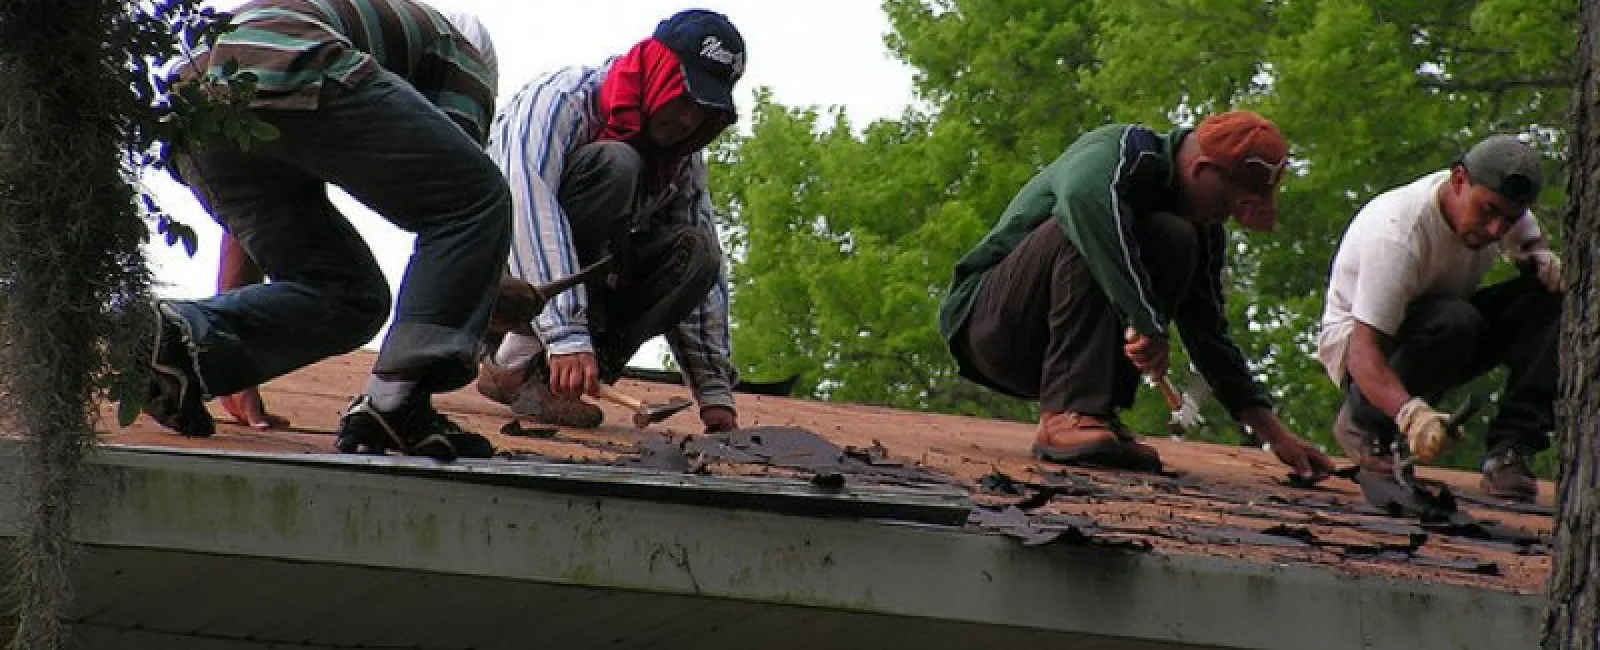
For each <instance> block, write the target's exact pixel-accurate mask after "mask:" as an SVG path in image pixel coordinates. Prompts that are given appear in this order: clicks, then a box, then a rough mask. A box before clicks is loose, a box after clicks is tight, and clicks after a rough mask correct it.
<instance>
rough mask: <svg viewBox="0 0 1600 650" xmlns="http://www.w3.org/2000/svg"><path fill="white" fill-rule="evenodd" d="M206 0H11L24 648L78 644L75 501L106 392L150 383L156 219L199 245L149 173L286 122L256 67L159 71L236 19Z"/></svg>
mask: <svg viewBox="0 0 1600 650" xmlns="http://www.w3.org/2000/svg"><path fill="white" fill-rule="evenodd" d="M197 4H198V3H197V2H196V1H195V0H160V1H145V2H137V3H124V2H111V1H109V0H101V1H98V2H79V3H75V4H74V5H73V6H72V9H71V10H70V11H68V10H65V9H63V8H62V7H60V6H57V4H56V3H49V2H6V3H0V70H3V71H4V74H0V287H3V288H4V291H3V292H0V340H3V341H5V345H4V346H3V347H0V369H3V372H0V377H3V378H4V380H3V382H4V385H3V386H0V420H3V421H4V426H5V427H6V429H7V430H9V431H14V432H20V433H21V434H23V436H24V439H25V441H26V446H25V449H26V452H25V455H24V463H23V467H24V471H23V477H22V481H21V485H22V493H23V494H22V497H23V499H22V501H21V503H22V504H23V507H24V515H23V518H22V519H23V522H22V526H21V531H20V534H19V536H18V538H17V539H18V541H17V548H16V552H15V553H14V554H13V557H15V558H16V566H15V567H13V570H12V571H9V572H7V575H8V576H10V577H11V578H12V580H14V584H13V585H11V586H12V591H13V592H14V593H15V594H16V595H17V600H16V602H17V604H18V605H17V614H18V616H17V620H16V623H17V624H16V628H15V630H14V633H15V634H14V637H13V638H12V639H11V641H10V647H13V648H19V649H20V648H28V649H30V650H31V649H34V648H59V647H64V646H65V644H66V639H67V636H68V635H67V632H66V630H65V629H64V627H63V622H64V621H65V620H67V618H66V613H67V609H66V604H67V603H68V602H69V601H70V596H71V593H70V591H71V590H70V584H69V581H68V569H67V564H68V560H69V559H70V557H69V556H70V552H71V545H70V542H69V540H70V536H69V533H70V525H71V521H72V519H71V514H72V507H71V506H72V504H73V503H74V499H73V495H74V493H75V488H76V486H77V483H78V478H79V476H80V474H81V472H82V467H83V459H84V457H85V454H86V452H87V450H88V449H89V447H90V445H91V444H92V442H93V438H94V433H93V432H94V427H93V424H94V421H95V419H96V417H97V414H98V408H97V405H98V398H99V397H100V396H101V395H102V394H104V393H106V392H109V393H110V395H111V396H112V397H113V398H114V399H118V400H121V401H123V404H122V409H121V411H122V416H123V417H126V416H127V415H128V414H129V413H130V412H137V408H138V406H137V404H138V403H137V401H136V399H137V397H138V396H140V395H142V393H143V391H144V388H145V384H144V382H145V381H146V378H145V377H144V376H143V375H142V374H140V373H139V372H137V371H133V370H132V369H134V368H138V367H140V365H141V363H140V362H141V361H142V360H143V359H144V358H145V356H146V355H148V353H149V351H148V345H149V343H148V341H149V335H150V328H149V326H150V324H151V323H150V321H151V315H150V311H149V306H148V305H149V301H150V296H149V285H150V274H149V270H148V269H147V267H146V265H145V260H144V257H143V253H142V250H141V246H142V245H143V244H144V243H145V241H146V240H147V239H148V238H149V235H150V230H149V224H150V223H151V222H153V223H154V224H156V226H157V228H158V229H159V230H160V231H161V233H162V234H164V235H166V236H167V239H168V243H176V242H179V241H181V242H183V243H184V245H185V246H187V247H188V248H189V249H190V250H191V251H192V250H193V248H194V232H193V231H192V230H190V229H188V228H187V227H186V226H184V225H183V224H181V223H178V222H176V221H174V220H173V219H172V218H171V217H170V216H168V215H166V214H165V213H164V212H162V211H161V210H160V209H159V208H158V206H157V205H156V204H155V202H154V201H152V200H150V199H149V197H147V196H144V197H141V195H140V192H139V191H138V189H137V187H136V183H135V179H137V178H138V175H139V173H140V170H141V168H144V167H147V166H155V167H157V168H159V167H161V166H163V165H165V164H166V162H167V156H168V154H170V153H171V152H173V151H182V150H184V149H183V148H184V147H188V146H193V145H194V144H195V143H199V142H209V141H211V140H213V139H216V138H219V137H229V138H232V139H234V140H235V141H236V142H238V141H248V140H249V139H251V138H264V137H272V135H273V133H272V132H271V131H270V129H269V128H262V126H263V125H262V124H261V123H260V121H259V120H258V119H256V118H254V117H253V116H251V115H249V114H248V106H249V101H250V99H251V97H252V95H253V93H254V82H253V80H251V79H249V78H247V77H244V76H243V75H229V74H225V75H223V77H224V78H220V79H210V80H202V81H201V83H199V84H192V83H191V84H177V85H174V84H171V83H168V82H167V81H166V80H165V78H164V77H163V76H162V75H163V73H162V72H160V71H159V69H160V67H161V66H160V65H159V62H160V61H161V60H164V59H165V58H167V57H169V56H172V55H174V54H180V53H186V52H193V51H194V50H195V48H197V47H204V46H205V44H206V42H207V41H208V40H210V39H213V38H214V37H215V36H216V35H217V34H219V33H221V30H222V29H225V26H224V25H223V23H220V22H216V21H214V20H213V19H214V18H216V16H214V15H213V14H212V13H211V11H210V10H208V9H201V8H199V7H198V6H197ZM162 142H167V143H169V146H160V144H159V143H162ZM119 370H120V371H122V372H118V371H119Z"/></svg>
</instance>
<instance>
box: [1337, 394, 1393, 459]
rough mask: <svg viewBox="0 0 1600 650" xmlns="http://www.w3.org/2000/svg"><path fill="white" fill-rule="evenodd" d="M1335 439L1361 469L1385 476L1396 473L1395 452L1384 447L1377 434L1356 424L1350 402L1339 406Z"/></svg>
mask: <svg viewBox="0 0 1600 650" xmlns="http://www.w3.org/2000/svg"><path fill="white" fill-rule="evenodd" d="M1333 439H1334V441H1336V442H1338V443H1339V447H1340V448H1342V449H1344V455H1345V457H1346V458H1349V459H1350V461H1351V462H1353V463H1355V464H1356V465H1358V466H1360V467H1361V469H1363V470H1365V471H1368V472H1373V473H1375V474H1381V475H1383V476H1392V475H1393V474H1394V454H1393V453H1392V452H1390V451H1388V450H1385V449H1383V448H1382V447H1383V445H1382V443H1381V442H1379V441H1378V436H1377V435H1376V434H1373V433H1371V432H1368V431H1366V430H1364V429H1361V428H1360V427H1357V426H1356V423H1355V420H1354V418H1352V417H1351V415H1350V406H1349V405H1348V404H1347V405H1344V406H1341V407H1339V415H1338V417H1335V418H1334V420H1333Z"/></svg>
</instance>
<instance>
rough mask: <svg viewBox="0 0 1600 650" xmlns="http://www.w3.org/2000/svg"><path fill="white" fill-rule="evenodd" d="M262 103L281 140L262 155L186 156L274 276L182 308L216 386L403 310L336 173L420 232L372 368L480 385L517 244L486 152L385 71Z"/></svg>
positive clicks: (292, 362)
mask: <svg viewBox="0 0 1600 650" xmlns="http://www.w3.org/2000/svg"><path fill="white" fill-rule="evenodd" d="M261 113H262V116H263V118H264V119H266V120H267V121H269V122H271V123H272V124H274V125H275V126H276V127H277V128H278V131H279V133H280V135H279V137H278V139H276V140H273V141H270V142H258V143H255V144H254V145H252V146H251V148H250V149H249V150H248V151H244V150H240V149H238V148H237V147H234V146H233V145H232V144H230V143H226V142H216V143H212V144H211V145H209V146H207V147H205V148H204V149H201V150H200V151H198V152H196V153H194V154H190V155H186V156H182V157H181V158H180V159H179V161H178V164H179V168H180V169H181V171H182V173H183V177H184V179H185V180H186V181H187V182H188V184H189V185H190V187H191V188H193V190H194V193H195V196H197V197H198V198H199V199H200V202H201V203H202V204H204V205H205V207H206V209H207V211H209V212H210V213H211V215H212V216H213V217H214V218H215V219H216V220H217V222H218V223H219V224H221V225H222V226H223V227H224V228H226V229H227V230H228V231H229V232H230V233H232V234H233V236H234V237H235V238H236V239H237V240H238V241H239V243H240V244H241V245H242V246H243V247H244V249H245V250H246V251H247V252H249V253H250V257H251V259H253V260H255V261H256V263H257V264H259V265H260V266H261V270H262V271H263V272H264V273H266V275H267V277H269V278H271V279H272V282H271V283H270V284H254V285H249V286H245V287H241V288H238V289H234V290H232V291H228V292H226V293H223V294H220V295H218V296H215V297H212V298H207V299H205V300H184V301H173V302H172V303H170V304H171V306H172V308H173V310H175V311H176V312H177V313H178V314H179V315H180V316H181V317H182V318H183V319H184V321H185V328H186V329H187V330H188V332H187V334H188V340H189V343H190V345H191V349H192V351H193V353H194V354H195V356H196V365H197V367H198V369H199V375H200V378H201V382H202V384H203V386H204V391H205V392H206V394H207V395H208V396H215V395H227V394H230V393H234V392H237V391H239V390H241V389H243V388H246V387H249V386H255V385H257V384H260V383H262V382H264V381H267V380H269V379H272V378H274V377H277V376H280V375H283V374H285V373H288V372H290V371H292V370H295V369H297V368H300V367H302V366H305V365H307V364H310V363H313V362H316V361H320V360H322V359H324V358H327V357H330V356H333V355H335V354H341V353H344V352H348V351H350V350H351V349H354V348H355V347H356V346H359V345H361V344H362V343H366V342H367V340H368V339H371V338H372V336H373V335H374V334H376V333H377V331H378V329H379V328H380V327H382V326H383V323H384V320H385V318H387V317H388V316H389V309H390V305H391V301H390V298H389V284H388V282H387V281H385V280H384V277H383V272H382V270H381V269H380V268H379V267H378V262H377V261H376V260H375V259H374V258H373V256H372V252H371V250H369V249H368V248H367V244H366V242H364V241H362V239H361V236H360V235H359V234H357V233H356V230H355V228H354V227H352V226H351V225H350V222H349V221H348V220H346V219H345V217H344V215H342V214H340V213H339V211H338V210H337V209H335V208H334V206H333V204H332V203H331V202H329V200H328V192H327V188H326V185H327V184H329V183H332V184H334V185H338V186H339V187H342V188H344V189H345V190H346V191H347V192H349V193H350V195H351V196H354V197H355V198H357V199H359V200H360V201H361V202H362V203H365V204H366V205H367V206H369V207H371V208H372V209H373V211H375V212H377V213H378V214H380V215H382V216H383V217H384V218H385V219H387V220H389V222H391V223H393V224H395V225H396V226H399V227H400V228H402V229H404V230H406V231H407V232H411V233H414V234H416V236H417V238H416V244H415V248H414V250H413V251H412V255H411V261H410V263H409V264H407V265H406V271H405V278H404V280H402V281H401V283H400V292H399V296H398V297H397V298H396V299H395V300H394V301H393V306H394V323H393V325H391V326H390V328H389V333H388V335H387V336H386V337H385V338H384V341H383V348H382V349H381V350H380V351H379V352H378V359H377V362H376V363H374V364H373V372H374V373H396V374H400V375H404V376H407V377H410V378H413V379H416V380H417V381H418V382H419V390H422V391H425V392H444V391H449V390H454V389H456V388H460V387H461V386H464V385H466V384H467V383H468V382H470V381H472V378H473V376H475V375H476V373H477V364H476V363H475V354H474V353H475V350H476V349H477V345H478V340H479V338H480V337H481V336H482V335H483V332H484V329H485V328H486V327H487V326H488V322H489V311H490V309H491V308H492V307H493V306H494V301H495V298H496V296H497V295H498V290H499V282H498V279H499V276H500V273H501V269H502V268H503V266H504V263H505V262H504V260H505V257H506V251H507V250H508V248H509V246H510V239H511V195H510V191H509V190H508V189H507V188H506V182H505V177H504V176H502V175H501V174H500V171H499V170H498V169H497V168H495V166H494V163H493V161H491V160H489V157H488V156H485V155H484V153H483V148H482V147H480V146H478V144H477V143H475V142H473V141H472V139H471V138H469V137H468V136H467V134H466V133H465V132H464V131H462V130H461V128H460V127H459V126H457V125H456V124H455V123H454V122H451V121H450V119H449V118H447V117H445V115H444V114H443V113H441V112H439V109H438V108H437V107H435V106H434V105H433V104H432V103H431V102H429V101H428V100H427V99H426V98H424V97H423V96H422V95H421V94H420V93H418V92H417V91H416V89H414V88H412V87H411V85H410V84H408V83H406V81H405V80H404V79H401V78H400V77H398V76H396V75H395V74H394V73H392V72H388V71H386V70H377V71H375V72H373V73H372V74H370V75H368V76H367V77H366V78H365V79H363V80H362V81H360V82H358V83H357V84H355V85H354V86H352V87H345V86H342V85H339V84H335V83H332V82H329V83H325V84H323V89H322V95H321V98H320V103H319V105H318V107H317V108H316V109H315V110H305V111H300V110H271V111H267V110H264V111H262V112H261Z"/></svg>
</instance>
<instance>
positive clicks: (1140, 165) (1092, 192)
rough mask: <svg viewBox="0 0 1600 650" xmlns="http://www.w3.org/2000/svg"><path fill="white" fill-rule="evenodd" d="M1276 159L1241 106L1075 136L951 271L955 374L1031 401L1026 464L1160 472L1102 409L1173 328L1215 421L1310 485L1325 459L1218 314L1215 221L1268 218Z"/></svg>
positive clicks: (1148, 364)
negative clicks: (1179, 121) (1164, 130)
mask: <svg viewBox="0 0 1600 650" xmlns="http://www.w3.org/2000/svg"><path fill="white" fill-rule="evenodd" d="M1287 158H1288V145H1287V144H1286V143H1285V142H1284V140H1283V136H1282V135H1281V134H1280V133H1279V132H1278V128H1277V127H1276V126H1275V125H1273V124H1272V123H1271V122H1269V121H1267V120H1266V119H1264V118H1262V117H1261V116H1259V115H1256V114H1254V113H1250V112H1248V111H1234V112H1229V113H1223V114H1220V115H1214V116H1211V117H1210V118H1207V119H1206V120H1205V121H1203V122H1201V123H1200V126H1199V127H1198V128H1197V129H1195V130H1192V131H1191V130H1189V129H1180V130H1177V131H1175V132H1173V133H1169V134H1165V135H1163V134H1158V133H1156V132H1154V131H1151V130H1150V129H1148V128H1145V127H1143V126H1138V125H1128V124H1116V125H1110V126H1105V127H1102V128H1099V129H1096V130H1094V131H1092V132H1090V133H1088V134H1086V135H1084V136H1083V137H1081V138H1079V139H1078V141H1077V142H1074V143H1073V144H1072V146H1071V147H1068V148H1067V151H1066V152H1065V153H1063V154H1062V155H1061V157H1059V158H1057V159H1056V160H1055V162H1052V163H1051V164H1050V165H1049V166H1048V167H1046V168H1045V169H1044V170H1043V171H1040V172H1039V174H1038V175H1037V176H1034V177H1033V179H1032V180H1030V181H1028V184H1027V185H1025V186H1024V187H1023V188H1022V191H1021V192H1020V193H1018V194H1017V197H1016V198H1015V199H1013V200H1012V202H1011V205H1010V206H1009V207H1007V208H1006V211H1005V214H1003V215H1001V217H1000V221H999V223H997V224H996V225H995V227H994V229H993V230H991V231H990V232H989V234H988V235H987V236H985V237H984V238H983V240H982V241H980V242H979V243H978V245H977V246H976V247H974V248H973V249H972V251H970V252H968V253H967V255H966V256H965V257H963V258H962V259H961V261H960V262H959V263H957V265H956V272H955V278H954V280H953V281H952V282H951V288H950V294H949V295H948V296H947V297H946V298H945V300H944V304H943V305H942V306H941V308H940V312H939V330H940V332H941V334H943V335H944V337H945V338H946V339H947V340H948V342H949V345H950V351H951V353H952V354H953V355H954V356H955V358H956V362H957V365H958V366H959V367H960V369H961V373H962V375H963V376H965V377H968V378H970V379H972V380H974V381H976V382H978V383H981V384H983V385H985V386H988V387H990V388H993V389H995V390H998V391H1000V392H1002V393H1006V394H1009V395H1014V396H1018V397H1023V398H1028V399H1037V400H1039V409H1040V412H1041V416H1040V420H1039V429H1038V433H1037V436H1036V437H1035V440H1034V446H1033V451H1034V454H1035V455H1036V456H1037V457H1039V458H1040V459H1041V460H1047V461H1052V462H1060V463H1085V464H1101V465H1111V466H1118V467H1128V468H1141V469H1142V468H1150V467H1154V466H1159V463H1160V460H1159V457H1158V456H1157V454H1156V451H1155V449H1153V448H1151V447H1149V446H1148V445H1144V444H1141V443H1139V442H1137V441H1136V440H1135V438H1134V436H1133V434H1132V433H1131V432H1129V431H1128V430H1127V429H1126V428H1125V427H1124V426H1123V425H1122V423H1121V422H1120V421H1119V420H1118V419H1117V412H1118V411H1119V410H1121V409H1126V408H1128V407H1130V406H1132V405H1133V398H1134V393H1135V391H1136V390H1137V389H1138V382H1139V373H1140V372H1148V373H1151V374H1152V375H1156V376H1160V375H1164V374H1165V373H1166V371H1167V353H1168V339H1169V337H1170V335H1171V332H1170V330H1169V329H1168V321H1169V319H1170V320H1174V321H1176V322H1177V325H1178V327H1179V331H1180V333H1181V334H1182V336H1183V341H1184V344H1185V345H1186V346H1187V349H1188V351H1189V356H1190V358H1192V359H1193V360H1194V363H1195V365H1196V366H1198V367H1199V369H1200V372H1201V373H1202V374H1203V375H1204V376H1205V378H1206V379H1208V380H1209V381H1210V382H1211V385H1212V386H1214V387H1215V389H1216V395H1217V399H1218V400H1219V401H1221V402H1222V405H1223V406H1224V407H1226V408H1227V409H1228V411H1229V413H1231V414H1232V415H1233V416H1234V418H1235V419H1237V420H1239V421H1240V422H1243V423H1244V424H1245V425H1247V426H1249V427H1250V428H1251V429H1252V430H1253V432H1254V433H1255V435H1256V436H1258V437H1259V438H1261V440H1263V441H1265V442H1268V443H1270V444H1271V445H1272V450H1273V451H1274V452H1275V453H1277V455H1278V458H1279V460H1281V461H1283V462H1284V463H1285V464H1287V465H1289V466H1291V467H1293V468H1294V471H1295V474H1296V475H1298V476H1299V477H1300V478H1303V479H1307V480H1319V479H1321V478H1323V477H1325V476H1326V475H1327V473H1328V472H1330V471H1332V464H1331V463H1330V462H1329V461H1328V459H1327V457H1326V456H1324V455H1322V453H1320V452H1318V451H1317V450H1316V449H1315V448H1313V447H1311V446H1309V445H1307V444H1305V443H1304V442H1303V441H1301V440H1299V439H1298V438H1296V437H1295V436H1294V435H1293V434H1292V433H1290V432H1289V430H1288V429H1287V428H1286V427H1284V425H1283V423H1282V422H1280V421H1279V420H1278V418H1277V416H1276V415H1274V414H1273V412H1272V401H1271V400H1270V399H1269V398H1268V396H1267V392H1266V390H1265V389H1263V388H1262V386H1261V385H1260V384H1259V383H1257V382H1256V380H1255V378H1254V377H1253V376H1252V375H1251V372H1250V368H1249V366H1248V365H1247V364H1246V363H1245V359H1244V355H1243V354H1241V353H1240V352H1239V348H1238V346H1237V345H1235V344H1234V342H1233V339H1232V338H1231V337H1230V336H1229V335H1228V329H1227V322H1226V321H1225V320H1224V314H1225V308H1224V304H1223V296H1222V268H1223V262H1224V259H1225V253H1226V250H1227V248H1226V245H1227V233H1226V232H1225V231H1224V230H1223V227H1222V224H1223V222H1224V221H1226V220H1227V219H1228V217H1229V216H1230V215H1232V216H1234V217H1236V218H1238V219H1239V221H1240V223H1242V224H1244V225H1245V226H1246V227H1250V228H1257V229H1262V230H1270V229H1271V228H1272V227H1273V226H1274V225H1275V224H1276V220H1277V209H1276V207H1275V206H1274V202H1275V199H1274V195H1275V193H1276V190H1277V185H1278V181H1279V180H1280V179H1281V177H1282V175H1283V170H1284V168H1285V166H1286V165H1287V162H1288V161H1287Z"/></svg>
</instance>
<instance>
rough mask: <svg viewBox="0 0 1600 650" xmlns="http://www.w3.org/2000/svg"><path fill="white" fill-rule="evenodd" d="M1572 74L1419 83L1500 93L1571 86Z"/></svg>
mask: <svg viewBox="0 0 1600 650" xmlns="http://www.w3.org/2000/svg"><path fill="white" fill-rule="evenodd" d="M1572 81H1573V78H1572V77H1571V76H1555V77H1532V78H1523V79H1495V80H1492V81H1445V80H1442V79H1437V78H1430V77H1423V78H1421V79H1418V80H1417V83H1418V84H1420V85H1421V86H1422V87H1424V88H1437V89H1439V90H1448V91H1455V92H1488V93H1499V92H1505V91H1507V90H1515V89H1517V88H1563V89H1565V88H1571V87H1572Z"/></svg>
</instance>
